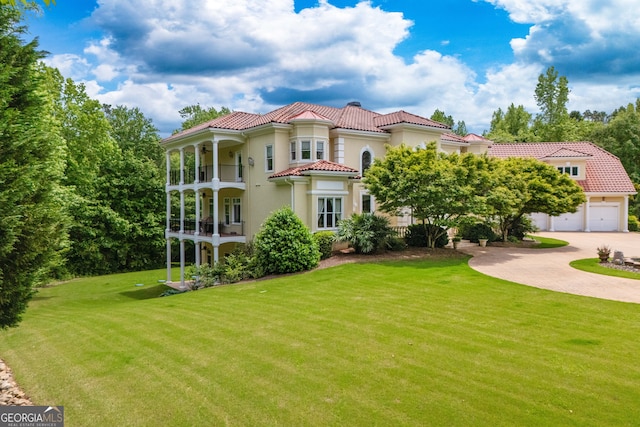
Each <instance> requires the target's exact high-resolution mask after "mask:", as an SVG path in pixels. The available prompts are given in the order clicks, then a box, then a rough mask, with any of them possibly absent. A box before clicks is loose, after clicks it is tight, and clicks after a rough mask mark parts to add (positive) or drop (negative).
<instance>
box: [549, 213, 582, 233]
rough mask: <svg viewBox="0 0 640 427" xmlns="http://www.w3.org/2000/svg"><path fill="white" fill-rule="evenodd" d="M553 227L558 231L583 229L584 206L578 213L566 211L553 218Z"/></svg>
mask: <svg viewBox="0 0 640 427" xmlns="http://www.w3.org/2000/svg"><path fill="white" fill-rule="evenodd" d="M553 229H554V230H556V231H582V230H584V227H583V226H582V208H580V209H578V212H576V213H565V214H562V215H560V216H557V217H555V218H553Z"/></svg>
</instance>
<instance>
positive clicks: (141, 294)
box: [120, 285, 171, 300]
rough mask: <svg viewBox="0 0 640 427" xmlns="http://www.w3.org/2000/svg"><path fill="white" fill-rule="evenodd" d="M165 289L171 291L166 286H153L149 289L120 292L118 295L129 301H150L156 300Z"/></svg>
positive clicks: (142, 288)
mask: <svg viewBox="0 0 640 427" xmlns="http://www.w3.org/2000/svg"><path fill="white" fill-rule="evenodd" d="M167 289H171V288H170V287H169V286H167V285H155V286H149V287H141V288H136V290H134V291H126V292H120V295H123V296H125V297H127V298H131V299H136V300H144V299H150V298H158V297H159V296H160V294H161V293H163V292H164V291H166V290H167Z"/></svg>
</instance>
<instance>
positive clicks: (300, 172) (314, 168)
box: [269, 160, 359, 179]
mask: <svg viewBox="0 0 640 427" xmlns="http://www.w3.org/2000/svg"><path fill="white" fill-rule="evenodd" d="M319 171H321V172H338V173H342V174H348V175H352V176H357V175H358V173H359V172H358V171H357V170H355V169H353V168H350V167H348V166H345V165H341V164H338V163H334V162H330V161H328V160H318V161H317V162H314V163H309V164H306V165H302V166H297V167H294V168H289V169H286V170H283V171H282V172H277V173H274V174H273V175H271V176H270V177H269V179H271V178H283V177H287V176H305V175H311V174H312V173H311V172H319Z"/></svg>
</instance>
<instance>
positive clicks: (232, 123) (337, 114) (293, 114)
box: [163, 102, 449, 142]
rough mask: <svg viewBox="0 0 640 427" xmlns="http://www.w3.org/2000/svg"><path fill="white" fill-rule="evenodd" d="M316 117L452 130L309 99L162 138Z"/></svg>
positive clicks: (378, 127)
mask: <svg viewBox="0 0 640 427" xmlns="http://www.w3.org/2000/svg"><path fill="white" fill-rule="evenodd" d="M301 118H304V119H310V118H316V119H318V120H326V121H329V122H332V128H338V129H350V130H359V131H367V132H378V133H386V132H387V131H386V130H385V129H384V127H386V126H390V125H393V124H398V123H409V124H415V125H421V126H429V127H433V128H438V129H449V127H448V126H447V125H445V124H442V123H438V122H435V121H433V120H430V119H427V118H424V117H420V116H417V115H415V114H411V113H407V112H406V111H397V112H395V113H390V114H380V113H376V112H374V111H369V110H366V109H364V108H361V107H359V106H356V105H347V106H345V107H342V108H336V107H327V106H324V105H318V104H309V103H306V102H294V103H293V104H289V105H285V106H284V107H280V108H278V109H276V110H273V111H270V112H268V113H266V114H251V113H243V112H233V113H231V114H228V115H226V116H222V117H218V118H216V119H213V120H210V121H208V122H206V123H202V124H200V125H197V126H194V127H193V128H191V129H187V130H185V131H182V132H180V133H177V134H175V135H172V136H170V137H168V138H166V139H164V140H163V142H168V141H171V140H174V139H176V138H179V137H183V136H187V135H190V134H193V133H197V132H198V131H202V130H204V129H207V128H213V129H222V130H236V131H238V130H247V129H251V128H255V127H258V126H262V125H265V124H268V123H282V124H287V123H290V122H291V121H292V120H296V119H301Z"/></svg>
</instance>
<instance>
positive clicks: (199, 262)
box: [195, 242, 201, 267]
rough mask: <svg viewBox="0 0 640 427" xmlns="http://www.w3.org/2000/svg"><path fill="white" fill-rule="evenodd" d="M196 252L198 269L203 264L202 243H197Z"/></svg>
mask: <svg viewBox="0 0 640 427" xmlns="http://www.w3.org/2000/svg"><path fill="white" fill-rule="evenodd" d="M195 251H196V267H200V264H201V261H200V242H196V244H195Z"/></svg>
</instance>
